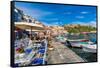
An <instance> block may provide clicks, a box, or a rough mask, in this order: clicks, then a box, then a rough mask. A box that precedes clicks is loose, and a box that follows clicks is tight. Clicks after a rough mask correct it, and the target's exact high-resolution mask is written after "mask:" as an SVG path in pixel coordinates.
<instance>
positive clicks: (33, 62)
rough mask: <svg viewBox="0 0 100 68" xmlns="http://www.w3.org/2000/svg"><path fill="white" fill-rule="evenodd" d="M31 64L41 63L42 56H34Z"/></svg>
mask: <svg viewBox="0 0 100 68" xmlns="http://www.w3.org/2000/svg"><path fill="white" fill-rule="evenodd" d="M31 64H43V58H35V59H34V60H33V61H32V62H31Z"/></svg>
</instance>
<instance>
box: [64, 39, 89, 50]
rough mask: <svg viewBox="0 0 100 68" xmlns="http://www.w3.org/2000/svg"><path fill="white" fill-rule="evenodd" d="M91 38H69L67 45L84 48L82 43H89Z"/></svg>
mask: <svg viewBox="0 0 100 68" xmlns="http://www.w3.org/2000/svg"><path fill="white" fill-rule="evenodd" d="M88 41H89V40H86V39H77V40H67V41H66V45H67V46H70V47H78V48H82V44H87V43H88Z"/></svg>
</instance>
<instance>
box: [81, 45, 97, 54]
mask: <svg viewBox="0 0 100 68" xmlns="http://www.w3.org/2000/svg"><path fill="white" fill-rule="evenodd" d="M82 49H83V51H85V52H91V53H96V52H97V44H93V43H89V44H87V45H86V44H85V45H82Z"/></svg>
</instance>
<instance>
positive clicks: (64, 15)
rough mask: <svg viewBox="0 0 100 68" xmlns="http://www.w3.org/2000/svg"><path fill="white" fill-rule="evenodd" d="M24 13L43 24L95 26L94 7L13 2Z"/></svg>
mask: <svg viewBox="0 0 100 68" xmlns="http://www.w3.org/2000/svg"><path fill="white" fill-rule="evenodd" d="M15 6H16V7H17V8H19V9H21V10H23V12H24V14H27V15H29V16H32V17H33V18H35V19H37V20H39V21H40V22H42V23H43V24H45V25H49V26H51V25H65V24H83V25H92V26H96V7H94V6H77V5H67V4H66V5H58V4H43V3H27V2H15Z"/></svg>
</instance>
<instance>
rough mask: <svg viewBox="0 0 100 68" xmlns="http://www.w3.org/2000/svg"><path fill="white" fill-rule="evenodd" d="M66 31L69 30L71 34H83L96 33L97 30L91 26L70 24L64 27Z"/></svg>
mask: <svg viewBox="0 0 100 68" xmlns="http://www.w3.org/2000/svg"><path fill="white" fill-rule="evenodd" d="M64 29H65V30H67V31H68V32H69V33H81V32H91V31H96V29H97V28H96V27H93V26H90V25H80V24H68V25H64Z"/></svg>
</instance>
